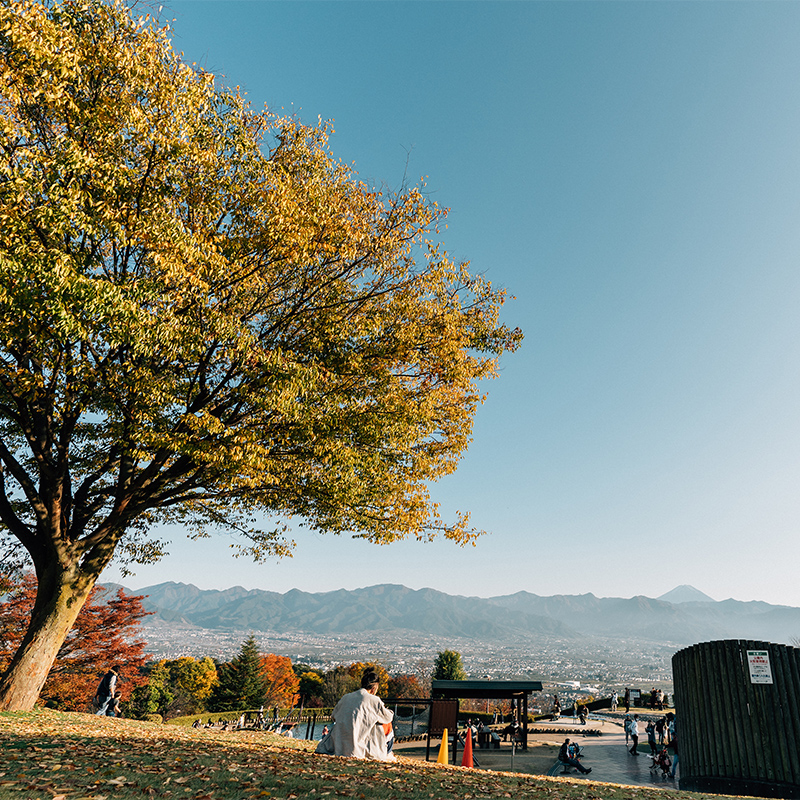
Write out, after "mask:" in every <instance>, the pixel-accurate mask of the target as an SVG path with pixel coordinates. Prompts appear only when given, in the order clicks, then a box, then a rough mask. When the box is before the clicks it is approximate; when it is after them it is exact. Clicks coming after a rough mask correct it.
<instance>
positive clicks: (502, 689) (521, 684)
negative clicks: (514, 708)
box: [431, 681, 542, 700]
mask: <svg viewBox="0 0 800 800" xmlns="http://www.w3.org/2000/svg"><path fill="white" fill-rule="evenodd" d="M431 688H432V690H433V691H432V694H433V696H434V697H464V698H477V699H488V700H501V699H504V698H511V697H521V696H523V695H528V694H530V693H531V692H541V691H542V683H541V681H433V684H432V687H431Z"/></svg>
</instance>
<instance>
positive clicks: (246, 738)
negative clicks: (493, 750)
mask: <svg viewBox="0 0 800 800" xmlns="http://www.w3.org/2000/svg"><path fill="white" fill-rule="evenodd" d="M312 747H313V745H312V744H311V743H308V742H303V741H296V740H290V739H285V738H279V737H276V736H273V735H272V734H265V733H246V732H230V733H222V732H219V731H214V732H212V731H204V730H195V729H192V728H182V727H178V726H174V725H157V724H154V723H146V722H138V721H135V720H115V719H108V718H105V717H103V718H101V717H94V716H90V715H86V714H65V713H58V712H53V711H44V710H43V711H39V710H37V711H34V712H30V713H5V714H3V713H0V753H2V760H0V800H6V799H7V798H15V800H19V798H24V800H36V799H37V798H43V800H44V799H46V800H54V799H55V798H58V799H59V800H78V799H79V798H82V799H85V800H88V798H94V800H101V798H103V799H105V798H107V799H108V800H112V798H114V799H116V798H148V797H170V798H191V799H192V800H241V799H242V798H265V797H269V798H287V799H288V800H294V798H301V797H302V798H309V800H310V799H311V798H314V800H316V798H321V797H327V798H330V800H335V798H337V797H352V798H357V800H367V799H369V800H372V798H377V799H379V800H383V799H384V798H385V799H386V800H390V799H393V798H398V800H399V799H400V798H404V799H407V800H430V799H431V798H434V800H436V799H437V798H459V800H461V799H462V798H463V799H464V800H469V798H479V797H480V798H488V797H513V798H520V800H525V799H527V798H542V799H544V798H547V800H556V799H557V798H565V800H573V798H574V799H575V800H578V798H580V799H581V800H605V798H608V800H617V798H636V799H637V800H690V799H691V800H700V799H701V798H703V797H712V795H700V794H692V793H689V792H670V793H669V794H668V795H666V794H665V793H664V791H661V790H658V789H648V788H642V787H632V786H617V785H615V784H605V783H598V782H596V781H587V780H581V781H571V780H569V779H568V778H546V777H541V778H540V777H536V778H534V777H531V776H527V775H516V774H512V773H502V772H486V771H482V770H467V769H463V768H460V767H445V766H439V765H436V764H425V763H420V762H419V761H412V760H410V759H403V758H400V759H398V761H397V762H395V763H392V764H378V763H375V762H368V761H358V760H355V759H344V758H331V757H326V756H317V755H314V753H313V752H312Z"/></svg>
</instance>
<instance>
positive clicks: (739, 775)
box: [672, 639, 800, 798]
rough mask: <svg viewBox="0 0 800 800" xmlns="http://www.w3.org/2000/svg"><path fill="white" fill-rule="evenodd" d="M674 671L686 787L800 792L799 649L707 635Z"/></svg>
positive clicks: (680, 656) (678, 659) (675, 662)
mask: <svg viewBox="0 0 800 800" xmlns="http://www.w3.org/2000/svg"><path fill="white" fill-rule="evenodd" d="M672 673H673V679H674V682H675V708H676V716H677V720H676V725H677V741H678V754H679V759H680V761H679V763H680V774H681V782H680V785H681V789H689V790H691V791H697V792H713V793H716V794H739V795H741V794H744V795H752V796H756V797H783V798H800V649H798V648H796V647H789V646H787V645H782V644H771V643H769V642H756V641H745V640H738V639H737V640H726V641H719V642H705V643H702V644H696V645H692V646H691V647H687V648H685V649H684V650H680V651H679V652H677V653H676V654H675V655H674V656H673V657H672Z"/></svg>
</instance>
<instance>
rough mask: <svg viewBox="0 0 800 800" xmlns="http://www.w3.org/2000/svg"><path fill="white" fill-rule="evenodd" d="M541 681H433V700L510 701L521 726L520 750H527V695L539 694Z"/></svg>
mask: <svg viewBox="0 0 800 800" xmlns="http://www.w3.org/2000/svg"><path fill="white" fill-rule="evenodd" d="M541 691H542V684H541V681H486V680H484V681H433V683H432V685H431V694H432V695H433V697H434V698H446V699H451V700H460V699H462V698H463V699H467V698H469V699H473V700H510V701H511V705H512V707H513V708H514V709H515V712H514V713H515V716H516V718H517V719H518V720H519V721H520V724H521V725H522V749H523V750H527V749H528V695H529V694H531V693H532V692H541Z"/></svg>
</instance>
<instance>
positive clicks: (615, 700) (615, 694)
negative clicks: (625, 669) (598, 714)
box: [611, 691, 619, 711]
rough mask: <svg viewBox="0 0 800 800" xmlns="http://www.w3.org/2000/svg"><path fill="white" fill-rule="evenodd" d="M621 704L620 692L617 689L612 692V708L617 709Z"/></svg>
mask: <svg viewBox="0 0 800 800" xmlns="http://www.w3.org/2000/svg"><path fill="white" fill-rule="evenodd" d="M617 705H619V692H617V691H615V692H613V693H612V694H611V710H612V711H616V710H617Z"/></svg>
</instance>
